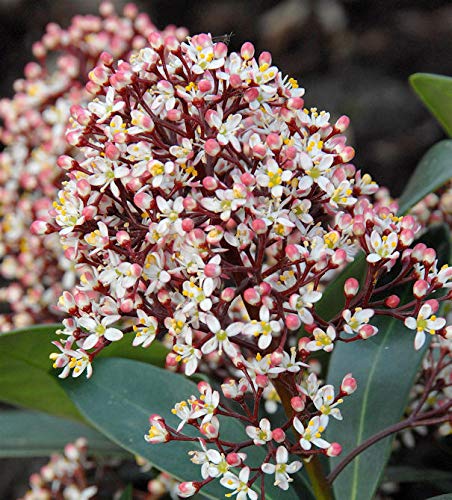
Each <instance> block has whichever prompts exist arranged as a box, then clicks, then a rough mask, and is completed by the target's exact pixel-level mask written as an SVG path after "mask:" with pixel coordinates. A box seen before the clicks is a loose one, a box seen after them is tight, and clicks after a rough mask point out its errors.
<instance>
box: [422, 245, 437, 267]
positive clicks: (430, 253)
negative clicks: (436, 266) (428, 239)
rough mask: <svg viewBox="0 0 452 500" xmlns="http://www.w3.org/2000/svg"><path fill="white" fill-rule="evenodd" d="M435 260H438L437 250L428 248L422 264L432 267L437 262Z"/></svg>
mask: <svg viewBox="0 0 452 500" xmlns="http://www.w3.org/2000/svg"><path fill="white" fill-rule="evenodd" d="M435 259H436V252H435V250H434V249H433V248H426V249H425V251H424V256H423V259H422V262H423V263H424V264H425V265H426V266H431V265H432V264H433V263H434V262H435Z"/></svg>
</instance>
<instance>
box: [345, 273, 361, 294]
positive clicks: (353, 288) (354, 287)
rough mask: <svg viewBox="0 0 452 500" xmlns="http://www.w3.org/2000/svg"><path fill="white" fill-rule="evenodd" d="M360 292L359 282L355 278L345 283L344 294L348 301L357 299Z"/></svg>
mask: <svg viewBox="0 0 452 500" xmlns="http://www.w3.org/2000/svg"><path fill="white" fill-rule="evenodd" d="M358 290H359V281H358V280H357V279H355V278H348V279H347V280H346V281H345V283H344V294H345V296H346V297H347V299H351V298H352V297H355V296H356V294H357V293H358Z"/></svg>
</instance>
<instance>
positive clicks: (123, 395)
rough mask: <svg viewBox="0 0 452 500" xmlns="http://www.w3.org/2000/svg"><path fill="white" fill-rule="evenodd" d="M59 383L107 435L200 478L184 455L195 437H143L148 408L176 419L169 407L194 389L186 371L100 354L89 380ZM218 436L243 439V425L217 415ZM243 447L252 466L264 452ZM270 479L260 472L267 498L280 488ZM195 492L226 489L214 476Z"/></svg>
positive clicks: (181, 474) (180, 474) (178, 472)
mask: <svg viewBox="0 0 452 500" xmlns="http://www.w3.org/2000/svg"><path fill="white" fill-rule="evenodd" d="M62 385H63V387H64V388H65V389H66V390H67V392H68V394H69V395H70V396H71V398H72V399H73V401H74V402H75V403H76V405H77V407H78V408H79V410H80V411H81V412H82V413H83V415H84V416H85V417H86V418H87V419H88V420H89V421H90V422H91V423H92V424H93V425H94V426H95V427H96V428H97V429H98V430H99V431H100V432H102V433H103V434H105V435H106V436H107V437H108V438H110V439H111V440H112V441H115V442H116V443H118V444H119V445H120V446H122V447H124V448H125V449H126V450H128V451H130V452H131V453H133V454H135V455H140V456H142V457H144V458H145V459H147V460H148V461H149V462H150V463H151V464H152V465H154V466H155V467H156V468H157V469H159V470H163V471H166V472H168V473H169V474H171V475H172V476H174V477H175V478H177V479H178V480H181V481H192V480H193V481H194V480H200V479H201V474H200V466H199V465H195V464H193V463H191V462H190V459H189V456H188V455H187V453H188V451H190V450H193V449H200V448H199V444H198V443H196V442H182V441H171V442H169V443H164V444H156V445H151V444H148V443H146V441H145V440H144V437H143V436H144V434H145V433H146V432H147V431H148V429H149V423H148V419H149V416H150V415H151V414H153V413H157V414H159V415H162V416H163V417H164V418H165V420H166V422H167V423H168V425H170V426H172V427H177V425H178V423H179V422H180V420H179V419H178V418H177V417H176V416H175V415H173V414H172V413H171V408H173V407H174V404H175V403H177V402H179V401H181V400H185V399H188V398H189V397H190V396H191V395H192V394H198V390H197V387H196V385H195V384H194V383H193V382H191V381H190V380H188V379H187V378H186V377H183V376H182V375H179V374H176V373H172V372H169V371H166V370H162V369H160V368H157V367H155V366H152V365H147V364H144V363H140V362H138V361H131V360H126V359H102V360H99V361H98V363H97V364H96V367H95V371H94V375H93V377H92V378H91V379H90V380H88V381H86V380H76V379H71V380H69V379H66V380H64V381H62ZM190 430H191V429H190V426H185V428H184V432H187V433H188V432H190ZM192 435H193V434H192ZM194 435H195V436H197V435H198V434H194ZM221 436H222V438H224V439H228V440H231V441H235V442H237V441H240V440H242V439H248V438H247V436H246V434H245V429H244V426H243V425H242V424H241V423H239V421H238V420H232V419H229V418H228V419H223V420H222V421H221ZM245 451H246V453H247V454H248V459H247V463H250V464H251V465H252V466H258V465H260V464H261V463H262V461H263V458H264V457H265V452H264V450H263V449H262V448H260V447H257V446H252V447H250V448H247V449H246V450H245ZM273 481H274V479H273V480H272V478H271V477H269V476H267V477H266V493H267V495H266V498H267V500H271V499H275V498H279V497H280V496H281V490H279V489H277V488H275V487H273V486H272V483H273ZM200 493H202V494H203V495H205V496H208V497H210V498H223V497H224V494H225V493H227V490H225V488H223V487H222V486H221V485H220V484H219V482H218V481H217V480H214V481H212V482H211V483H210V484H209V485H207V486H205V487H204V488H202V489H201V491H200ZM284 497H285V498H287V499H296V498H298V496H297V494H296V493H295V491H294V490H293V489H292V488H290V489H289V490H288V491H287V492H284Z"/></svg>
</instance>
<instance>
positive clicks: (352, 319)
mask: <svg viewBox="0 0 452 500" xmlns="http://www.w3.org/2000/svg"><path fill="white" fill-rule="evenodd" d="M374 314H375V312H374V310H373V309H362V308H361V307H357V308H356V309H355V311H354V313H353V315H352V312H351V311H350V309H345V310H344V312H343V313H342V317H343V318H344V320H345V321H346V323H345V325H344V331H345V332H347V333H349V334H353V333H359V330H360V328H361V327H362V326H363V325H367V324H368V323H369V320H370V318H372V316H373V315H374ZM374 328H375V327H374Z"/></svg>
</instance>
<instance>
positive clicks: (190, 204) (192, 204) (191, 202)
mask: <svg viewBox="0 0 452 500" xmlns="http://www.w3.org/2000/svg"><path fill="white" fill-rule="evenodd" d="M182 204H183V206H184V208H185V210H189V211H191V210H194V209H195V208H196V207H197V206H198V203H197V201H196V200H195V199H194V198H192V197H191V196H187V197H186V198H185V199H184V201H183V202H182Z"/></svg>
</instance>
